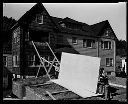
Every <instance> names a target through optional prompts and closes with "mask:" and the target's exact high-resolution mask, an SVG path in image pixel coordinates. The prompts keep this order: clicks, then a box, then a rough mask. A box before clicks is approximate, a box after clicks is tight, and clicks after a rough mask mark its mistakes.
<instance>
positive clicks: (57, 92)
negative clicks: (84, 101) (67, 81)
mask: <svg viewBox="0 0 128 104" xmlns="http://www.w3.org/2000/svg"><path fill="white" fill-rule="evenodd" d="M65 92H69V90H62V91H55V92H52V93H51V94H59V93H65ZM46 95H47V94H46Z"/></svg>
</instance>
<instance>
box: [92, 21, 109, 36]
mask: <svg viewBox="0 0 128 104" xmlns="http://www.w3.org/2000/svg"><path fill="white" fill-rule="evenodd" d="M107 23H108V20H105V21H102V22H100V23H96V24H93V25H90V27H91V28H92V30H93V31H94V33H95V35H96V36H98V35H99V32H100V31H101V30H102V29H103V27H104V26H105V25H106V24H107Z"/></svg>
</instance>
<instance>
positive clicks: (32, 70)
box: [11, 3, 117, 76]
mask: <svg viewBox="0 0 128 104" xmlns="http://www.w3.org/2000/svg"><path fill="white" fill-rule="evenodd" d="M11 30H12V55H13V70H12V71H13V73H15V75H21V76H24V75H36V73H37V70H38V68H39V65H40V62H39V58H38V56H37V54H36V52H35V50H34V48H33V45H32V42H31V41H34V42H35V44H36V46H37V48H38V51H39V53H40V55H41V56H42V57H45V58H46V59H47V60H50V61H52V60H53V56H52V55H51V53H50V51H49V49H48V47H46V45H45V44H44V42H48V43H49V45H50V47H51V48H52V50H53V51H54V53H55V55H56V56H57V58H58V59H59V60H61V58H60V57H61V52H62V51H64V52H69V53H75V54H82V55H89V56H94V57H100V58H101V63H100V67H104V69H105V71H106V72H107V74H108V75H115V66H116V63H115V59H116V40H117V37H116V35H115V33H114V31H113V29H112V27H111V25H110V24H109V22H108V20H105V21H102V22H100V23H96V24H93V25H88V24H86V23H82V22H78V21H76V20H73V19H71V18H68V17H66V18H58V17H53V16H50V15H49V13H48V11H47V10H46V8H45V7H44V6H43V4H42V3H37V4H36V5H34V6H33V7H32V8H31V9H30V10H29V11H27V12H26V13H25V14H24V15H23V16H22V17H21V18H20V19H19V20H18V21H17V23H16V24H15V25H14V26H13V27H12V28H11ZM78 61H79V60H78ZM92 65H93V63H92ZM46 66H47V67H49V65H48V64H47V65H46ZM74 70H75V69H74ZM42 73H44V72H42Z"/></svg>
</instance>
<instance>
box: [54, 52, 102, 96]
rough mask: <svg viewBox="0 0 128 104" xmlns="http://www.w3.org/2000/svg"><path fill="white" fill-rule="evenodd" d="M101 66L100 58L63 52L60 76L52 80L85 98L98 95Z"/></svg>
mask: <svg viewBox="0 0 128 104" xmlns="http://www.w3.org/2000/svg"><path fill="white" fill-rule="evenodd" d="M99 66H100V58H97V57H91V56H85V55H78V54H69V53H65V52H63V53H62V57H61V63H60V73H59V77H58V79H57V80H52V81H53V82H55V83H57V84H59V85H61V86H63V87H65V88H67V89H69V90H71V91H73V92H75V93H76V94H78V95H80V96H81V97H83V98H86V97H91V96H97V94H95V93H96V89H97V82H98V75H99Z"/></svg>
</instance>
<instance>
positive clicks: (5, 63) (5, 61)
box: [3, 56, 8, 67]
mask: <svg viewBox="0 0 128 104" xmlns="http://www.w3.org/2000/svg"><path fill="white" fill-rule="evenodd" d="M4 57H5V60H4ZM7 62H8V57H7V56H3V64H4V66H6V67H7V65H8V64H7Z"/></svg>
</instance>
